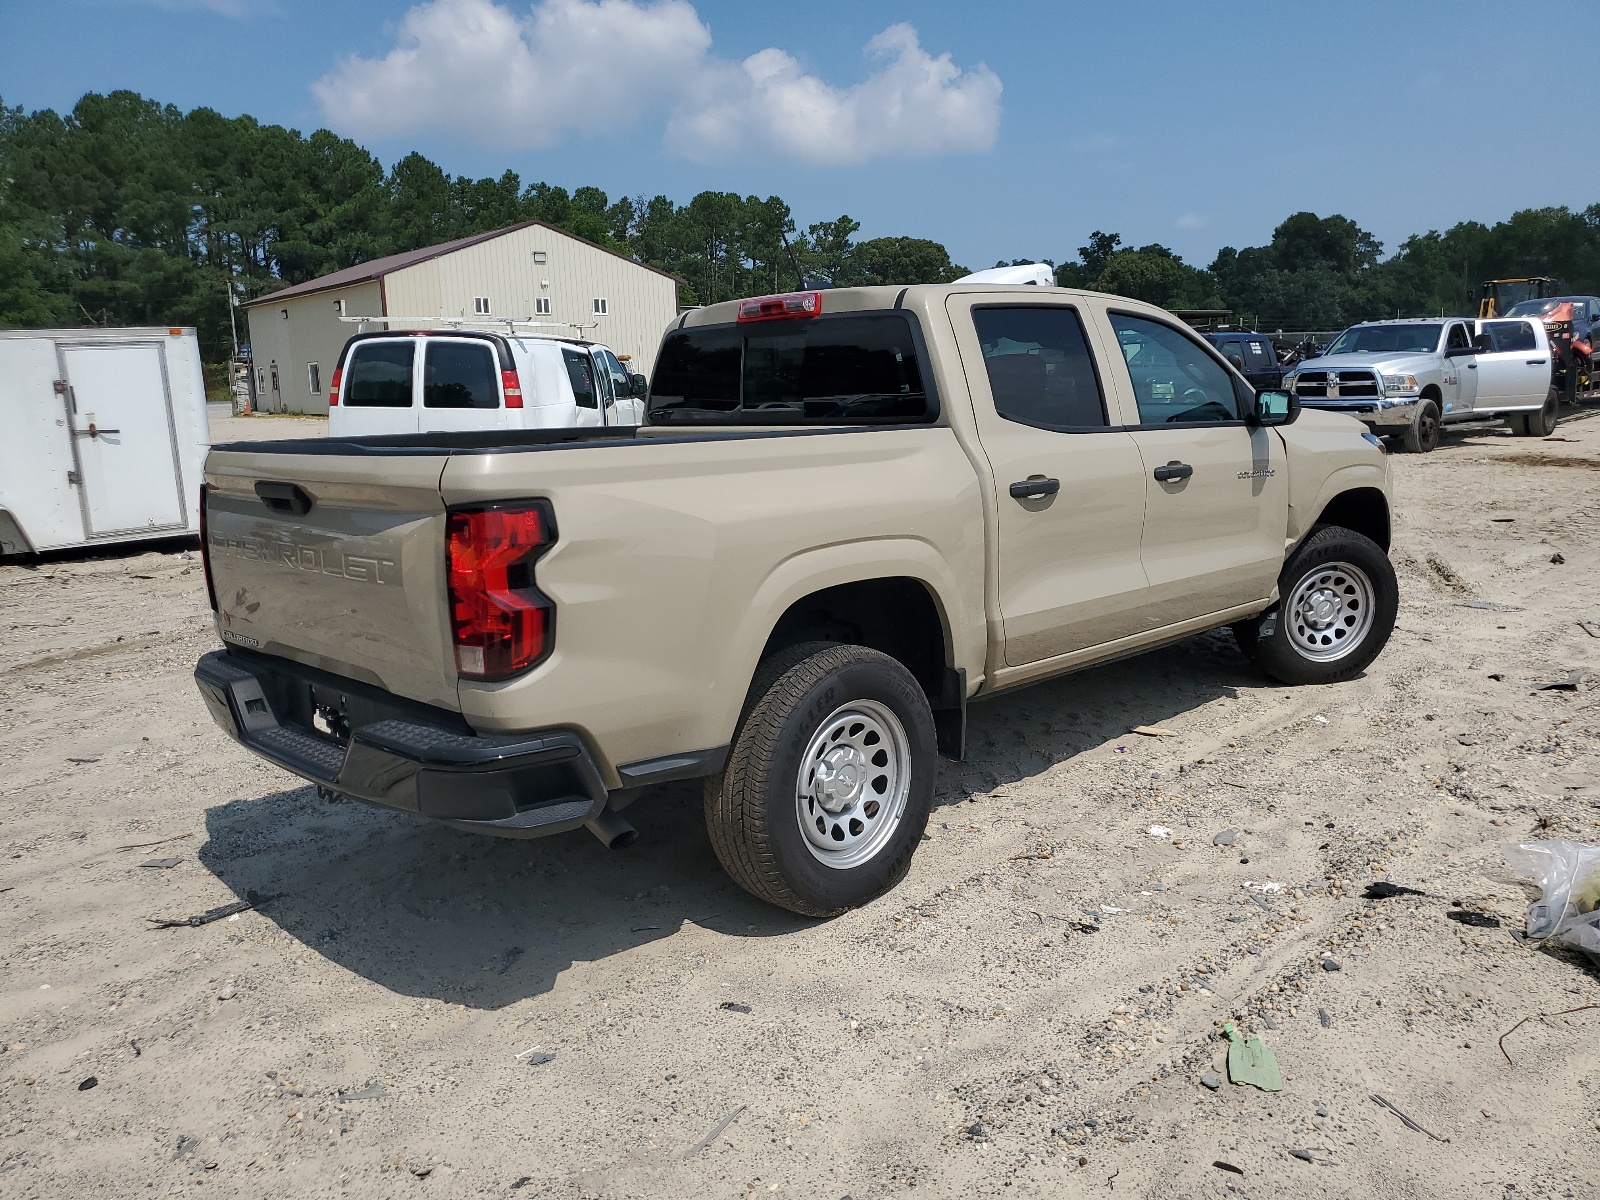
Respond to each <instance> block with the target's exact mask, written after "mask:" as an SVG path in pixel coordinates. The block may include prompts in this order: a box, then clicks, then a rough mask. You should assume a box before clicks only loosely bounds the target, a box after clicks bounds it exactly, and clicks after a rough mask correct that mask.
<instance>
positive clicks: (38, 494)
mask: <svg viewBox="0 0 1600 1200" xmlns="http://www.w3.org/2000/svg"><path fill="white" fill-rule="evenodd" d="M210 445H211V435H210V431H209V429H208V428H207V426H206V388H205V378H204V376H203V375H202V373H201V370H200V343H199V341H198V340H197V339H196V337H195V331H194V330H193V329H177V328H173V329H166V328H160V329H139V328H127V329H93V328H90V329H6V330H0V555H4V554H25V553H28V552H30V551H40V550H61V549H67V548H70V547H74V546H87V545H97V544H101V543H114V542H128V541H137V540H141V539H147V538H163V537H182V536H185V535H187V534H196V533H199V531H200V505H199V500H200V468H201V464H202V463H203V462H204V461H205V455H206V450H207V448H208V447H209V446H210Z"/></svg>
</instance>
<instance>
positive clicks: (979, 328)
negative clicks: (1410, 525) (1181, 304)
mask: <svg viewBox="0 0 1600 1200" xmlns="http://www.w3.org/2000/svg"><path fill="white" fill-rule="evenodd" d="M205 486H206V492H205V497H204V501H203V504H202V508H203V512H204V520H205V530H204V534H203V538H204V546H205V558H206V564H207V572H208V574H207V581H208V586H209V587H210V589H211V594H212V603H213V608H214V610H215V613H216V623H217V630H218V633H219V635H220V637H221V639H222V642H223V647H222V649H220V650H218V651H215V652H212V653H210V654H207V655H206V656H205V657H204V658H203V659H201V661H200V663H199V664H198V666H197V667H196V670H195V677H196V680H197V682H198V684H199V687H200V691H201V692H202V694H203V695H204V697H205V699H206V701H207V703H208V705H209V707H210V709H211V712H212V713H213V715H214V716H215V718H216V720H217V722H218V723H219V724H220V725H221V726H222V728H223V729H224V730H226V731H227V732H228V733H229V734H230V735H231V736H232V737H234V738H236V739H237V740H238V741H240V742H241V743H243V744H244V745H245V746H247V747H249V748H250V749H252V750H254V751H255V752H256V753H258V754H260V755H263V756H264V757H266V758H268V759H270V760H272V761H273V762H276V763H278V764H280V765H281V766H283V767H285V768H287V769H288V770H290V771H293V772H295V773H297V774H299V775H301V776H302V777H304V778H306V779H308V780H312V781H314V782H316V783H318V784H319V785H321V786H323V787H325V788H327V789H329V790H331V791H334V792H338V793H342V794H346V795H350V796H354V797H358V798H360V799H363V800H366V801H369V802H372V803H375V804H379V805H385V806H388V807H390V808H395V809H404V810H408V811H411V812H414V813H417V814H419V815H421V816H425V817H431V818H435V819H437V820H440V821H444V822H446V823H448V824H450V825H452V826H454V827H457V828H461V829H471V830H478V831H482V832H485V833H493V834H501V835H507V836H513V837H531V836H539V835H542V834H549V833H556V832H560V831H564V830H569V829H575V828H577V827H578V826H587V827H588V828H589V829H591V830H592V831H593V832H595V833H596V834H597V835H598V836H600V838H601V839H602V841H605V842H606V843H607V844H608V845H611V844H617V843H619V842H621V841H623V840H625V839H629V838H631V836H632V829H631V826H629V825H628V824H627V823H626V821H625V820H624V819H623V818H622V817H620V816H619V815H618V812H619V810H621V809H623V808H624V807H625V806H626V805H627V804H629V803H631V802H632V801H633V800H634V799H635V798H637V796H638V795H639V793H640V790H641V789H643V788H644V787H645V786H646V785H649V784H654V783H659V782H663V781H667V780H675V779H686V778H703V780H704V784H703V787H704V794H705V815H706V821H707V825H708V828H709V831H710V837H711V841H712V844H713V846H714V848H715V850H716V853H717V855H718V856H719V858H720V860H721V861H722V863H723V865H724V866H725V867H726V869H727V870H728V872H729V874H730V875H731V876H732V877H733V878H734V879H735V880H737V881H738V882H739V883H740V884H741V885H742V886H744V887H745V888H746V889H748V890H749V891H751V892H752V893H754V894H755V895H757V896H760V897H762V898H764V899H766V900H768V901H770V902H772V903H774V904H777V905H781V906H783V907H785V908H789V909H791V910H793V911H796V912H800V913H808V914H814V915H827V914H832V913H837V912H840V911H842V910H844V909H846V908H849V907H852V906H854V905H859V904H862V903H865V902H866V901H868V900H870V899H872V898H873V897H874V896H876V895H878V894H879V893H881V892H883V891H884V890H886V889H887V888H889V887H891V886H892V885H893V884H894V883H895V882H896V881H897V880H898V879H899V878H900V877H901V876H902V875H903V874H904V872H905V871H906V869H907V866H908V864H909V860H910V858H911V854H912V852H913V850H914V849H915V848H916V845H917V843H918V841H919V839H920V838H921V836H922V832H923V828H924V825H925V823H926V822H927V819H928V813H929V808H930V805H931V803H932V797H933V787H934V774H935V770H936V760H937V756H938V755H940V754H943V755H945V756H948V757H957V758H958V757H960V756H961V754H962V749H963V740H964V735H965V720H966V710H967V704H968V702H969V701H970V700H973V699H976V698H979V697H984V696H989V695H992V694H994V693H997V692H1001V691H1005V690H1007V689H1010V688H1016V687H1021V686H1023V685H1025V684H1029V683H1033V682H1035V681H1038V680H1042V679H1045V678H1048V677H1051V676H1055V675H1059V674H1061V673H1063V672H1067V671H1072V670H1076V669H1078V668H1081V667H1085V666H1089V665H1090V664H1094V663H1100V662H1105V661H1107V660H1110V659H1114V658H1117V657H1120V656H1126V655H1131V654H1136V653H1139V652H1141V651H1144V650H1148V649H1150V648H1152V647H1155V646H1159V645H1162V644H1165V643H1168V642H1172V641H1175V640H1177V639H1180V638H1184V637H1187V636H1189V635H1191V634H1194V633H1197V632H1200V631H1202V630H1206V629H1211V628H1216V627H1220V626H1224V625H1228V626H1232V628H1233V630H1234V633H1235V635H1236V637H1237V640H1238V642H1239V644H1240V646H1241V648H1242V649H1243V650H1244V652H1245V653H1246V654H1247V655H1249V656H1250V657H1251V658H1252V659H1253V660H1254V661H1255V662H1256V663H1257V664H1258V665H1259V666H1260V667H1261V668H1262V669H1264V670H1265V671H1266V672H1268V673H1269V674H1271V675H1273V676H1275V677H1277V678H1278V679H1280V680H1284V681H1287V682H1291V683H1330V682H1336V681H1339V680H1344V679H1348V678H1350V677H1352V676H1354V675H1355V674H1357V673H1359V672H1360V671H1361V670H1362V669H1363V668H1364V667H1366V666H1367V664H1368V663H1370V662H1371V661H1372V659H1373V658H1374V657H1375V656H1376V655H1377V654H1378V652H1379V651H1380V650H1381V649H1382V647H1383V645H1384V643H1385V642H1386V640H1387V639H1388V637H1389V633H1390V630H1391V628H1392V626H1393V624H1394V619H1395V610H1396V605H1397V589H1396V583H1395V574H1394V571H1393V569H1392V567H1391V566H1390V563H1389V560H1388V557H1387V549H1388V545H1389V522H1390V481H1389V469H1388V462H1387V459H1386V458H1385V456H1384V452H1383V449H1382V446H1381V443H1379V441H1378V439H1377V438H1376V437H1374V436H1373V435H1371V434H1370V433H1367V432H1366V431H1365V430H1364V429H1363V428H1362V426H1361V425H1360V424H1359V423H1358V422H1357V421H1355V420H1352V419H1351V418H1349V417H1345V416H1339V415H1335V414H1329V413H1316V412H1311V411H1306V412H1304V413H1301V412H1300V409H1299V406H1298V403H1297V402H1296V401H1295V399H1294V397H1292V396H1290V395H1288V394H1286V393H1281V392H1278V393H1271V392H1268V393H1262V394H1260V395H1257V394H1256V393H1255V392H1254V391H1253V390H1252V389H1251V388H1250V387H1249V386H1248V385H1247V384H1246V383H1245V382H1244V380H1243V378H1242V377H1241V376H1239V374H1238V373H1237V372H1235V371H1234V370H1233V369H1232V368H1231V367H1230V366H1229V365H1228V363H1227V362H1226V360H1225V359H1223V358H1222V356H1221V355H1220V354H1218V353H1217V351H1216V350H1215V348H1213V347H1211V346H1209V345H1207V344H1206V343H1205V342H1204V341H1203V340H1202V339H1201V338H1200V337H1198V336H1197V335H1195V334H1194V333H1192V332H1191V331H1190V330H1188V329H1187V328H1186V327H1185V326H1184V325H1183V324H1182V323H1181V322H1180V321H1178V320H1176V319H1175V318H1173V317H1172V316H1170V315H1169V314H1167V313H1165V312H1162V311H1161V310H1159V309H1156V308H1154V307H1152V306H1150V305H1147V304H1142V303H1138V302H1136V301H1132V300H1123V299H1118V298H1115V297H1111V296H1106V295H1100V294H1096V293H1084V292H1073V291H1066V290H1060V289H1054V288H1027V289H1022V288H1014V287H1003V286H985V285H983V284H954V285H949V284H947V285H940V286H918V287H909V288H893V287H889V288H885V287H869V288H852V289H840V290H836V291H828V292H821V293H797V294H789V295H783V296H772V297H761V298H756V299H751V300H744V301H736V302H729V303H724V304H716V305H711V306H709V307H707V308H703V309H698V310H695V311H694V312H691V313H689V314H687V315H685V316H684V317H682V318H681V319H680V320H679V321H677V322H676V323H675V324H674V325H673V326H672V327H671V328H670V329H669V330H668V331H667V332H666V335H665V337H664V340H663V342H662V346H661V353H660V356H659V358H658V360H657V364H656V370H655V376H654V378H653V380H652V382H651V391H650V396H649V406H648V411H647V420H646V424H645V425H644V426H642V427H639V428H595V429H560V430H538V431H521V432H512V431H502V432H497V433H471V432H458V433H430V434H411V435H395V436H384V437H364V438H353V439H338V438H329V439H325V440H319V441H298V442H296V441H275V442H266V443H241V444H234V445H229V446H219V447H217V448H215V449H214V450H213V451H212V453H211V455H210V457H209V459H208V460H207V464H206V475H205Z"/></svg>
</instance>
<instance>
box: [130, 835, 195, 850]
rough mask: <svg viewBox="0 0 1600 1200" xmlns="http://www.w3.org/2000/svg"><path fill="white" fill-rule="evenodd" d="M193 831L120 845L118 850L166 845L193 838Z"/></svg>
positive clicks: (145, 848) (143, 848) (144, 848)
mask: <svg viewBox="0 0 1600 1200" xmlns="http://www.w3.org/2000/svg"><path fill="white" fill-rule="evenodd" d="M193 836H194V834H192V833H175V834H173V835H172V836H171V837H169V838H161V839H159V840H157V841H154V842H134V843H132V844H131V845H127V846H118V847H117V849H118V850H148V849H150V847H151V846H165V845H166V844H167V843H168V842H181V841H183V840H184V838H192V837H193Z"/></svg>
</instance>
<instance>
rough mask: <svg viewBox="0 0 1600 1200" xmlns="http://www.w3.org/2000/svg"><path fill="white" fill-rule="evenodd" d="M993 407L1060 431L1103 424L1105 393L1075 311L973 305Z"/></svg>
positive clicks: (1014, 417) (1011, 418) (1090, 428)
mask: <svg viewBox="0 0 1600 1200" xmlns="http://www.w3.org/2000/svg"><path fill="white" fill-rule="evenodd" d="M972 323H973V326H974V327H975V328H976V330H977V333H978V344H979V345H980V346H982V347H983V365H984V369H985V370H986V371H987V373H988V376H989V390H990V392H991V394H992V395H993V396H994V407H995V411H996V412H997V413H999V414H1000V416H1002V417H1004V418H1005V419H1006V420H1008V421H1016V422H1017V423H1018V424H1021V425H1032V426H1035V427H1036V428H1039V429H1052V430H1056V431H1058V432H1062V433H1070V432H1079V431H1084V432H1087V431H1095V430H1103V429H1105V428H1106V426H1107V424H1108V422H1107V420H1106V404H1105V396H1104V394H1103V393H1102V391H1101V388H1100V378H1099V376H1098V374H1097V373H1096V371H1095V365H1094V359H1093V357H1092V356H1091V355H1090V353H1089V346H1088V343H1087V341H1086V340H1085V338H1084V333H1083V322H1082V321H1081V320H1080V319H1079V317H1078V314H1077V311H1076V310H1074V309H1071V308H1068V307H1066V306H1064V305H1050V306H1043V305H1016V306H1011V305H1005V306H998V305H997V306H994V307H988V306H985V307H982V308H974V309H973V310H972Z"/></svg>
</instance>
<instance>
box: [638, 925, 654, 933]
mask: <svg viewBox="0 0 1600 1200" xmlns="http://www.w3.org/2000/svg"><path fill="white" fill-rule="evenodd" d="M660 928H661V926H659V925H635V926H634V927H633V929H632V930H631V932H633V933H646V932H648V931H650V930H652V929H660Z"/></svg>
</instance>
